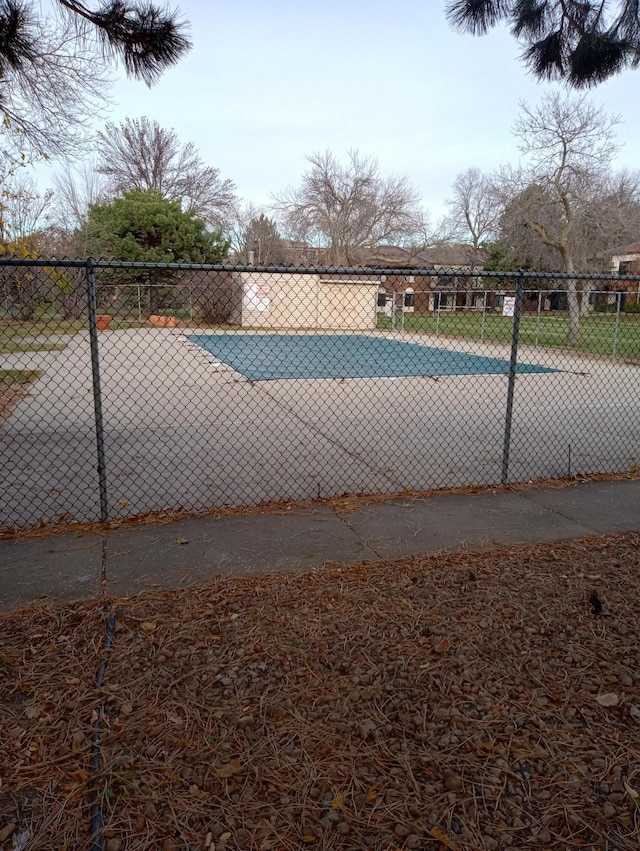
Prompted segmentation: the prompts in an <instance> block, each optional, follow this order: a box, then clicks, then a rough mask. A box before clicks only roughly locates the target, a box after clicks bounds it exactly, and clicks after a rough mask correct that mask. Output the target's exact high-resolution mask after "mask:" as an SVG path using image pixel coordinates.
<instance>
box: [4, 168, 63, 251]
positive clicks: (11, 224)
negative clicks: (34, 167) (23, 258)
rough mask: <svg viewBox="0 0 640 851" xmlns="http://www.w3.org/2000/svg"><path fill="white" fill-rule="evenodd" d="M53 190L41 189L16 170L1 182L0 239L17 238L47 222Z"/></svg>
mask: <svg viewBox="0 0 640 851" xmlns="http://www.w3.org/2000/svg"><path fill="white" fill-rule="evenodd" d="M52 198H53V192H52V191H51V190H47V191H45V192H41V191H40V190H39V189H38V187H37V186H36V184H35V182H34V180H33V179H32V178H30V177H29V176H28V175H25V174H19V175H17V176H16V177H14V178H13V179H12V180H11V181H9V182H7V183H5V184H4V187H3V192H2V203H1V205H0V216H1V218H0V226H1V228H2V230H1V233H0V239H1V240H2V242H17V241H18V240H24V239H25V238H26V237H30V236H32V235H33V234H34V233H36V232H38V231H42V230H44V229H45V228H47V227H48V226H49V224H50V222H51V219H50V215H51V200H52Z"/></svg>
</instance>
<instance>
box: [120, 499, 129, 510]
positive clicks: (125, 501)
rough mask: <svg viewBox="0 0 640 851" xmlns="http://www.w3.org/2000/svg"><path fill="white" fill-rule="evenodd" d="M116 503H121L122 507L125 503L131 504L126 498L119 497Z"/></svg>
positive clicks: (125, 505) (124, 506)
mask: <svg viewBox="0 0 640 851" xmlns="http://www.w3.org/2000/svg"><path fill="white" fill-rule="evenodd" d="M118 505H121V506H122V507H123V508H126V507H127V505H131V503H130V502H129V500H128V499H119V500H118Z"/></svg>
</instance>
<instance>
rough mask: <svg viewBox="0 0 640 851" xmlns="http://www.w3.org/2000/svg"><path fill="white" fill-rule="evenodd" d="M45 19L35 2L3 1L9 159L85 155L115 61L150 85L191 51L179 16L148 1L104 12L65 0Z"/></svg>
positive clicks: (117, 1) (117, 0) (109, 6)
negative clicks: (90, 122) (89, 132)
mask: <svg viewBox="0 0 640 851" xmlns="http://www.w3.org/2000/svg"><path fill="white" fill-rule="evenodd" d="M54 5H55V6H56V7H57V8H58V10H59V14H58V15H55V14H53V15H43V14H42V13H41V12H38V11H36V10H37V6H38V4H36V3H35V2H29V0H0V32H1V33H2V38H0V112H1V113H2V115H3V117H4V123H3V128H2V137H1V141H0V144H1V146H2V148H3V151H2V153H3V154H4V157H5V159H6V158H7V157H8V156H12V157H13V158H14V159H15V160H16V161H17V162H20V161H21V159H22V154H24V153H25V147H26V149H27V155H40V156H42V155H44V156H47V155H54V156H63V155H66V156H78V155H79V154H81V153H83V152H84V151H85V150H86V145H87V139H88V136H87V128H88V120H89V117H90V118H92V119H95V117H96V114H99V111H100V109H101V108H102V107H103V106H104V104H105V92H108V89H109V84H110V77H109V73H108V71H109V67H110V65H111V60H117V59H120V60H121V61H122V62H123V63H124V65H125V68H126V70H127V73H128V74H130V75H131V76H133V77H137V78H141V79H143V80H145V81H146V82H147V83H149V84H151V83H152V82H153V81H154V80H155V79H157V77H158V76H159V75H160V73H161V72H162V71H163V70H164V69H165V68H166V67H168V66H169V65H171V64H173V63H174V62H176V61H178V59H179V58H180V57H181V56H182V55H183V54H184V52H185V51H186V50H188V48H189V46H190V45H189V42H188V40H187V39H186V38H185V36H184V33H183V29H184V28H183V25H182V24H180V23H178V21H177V19H176V15H175V14H172V13H168V12H166V11H164V10H162V9H160V8H159V7H157V6H154V5H153V4H152V3H148V2H142V0H129V2H122V0H106V2H104V3H102V4H101V6H100V8H99V10H98V11H92V10H91V9H90V8H89V7H88V6H87V5H85V4H83V3H79V2H76V0H58V2H57V3H55V4H54Z"/></svg>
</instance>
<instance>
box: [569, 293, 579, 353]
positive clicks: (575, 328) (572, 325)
mask: <svg viewBox="0 0 640 851" xmlns="http://www.w3.org/2000/svg"><path fill="white" fill-rule="evenodd" d="M570 287H571V289H568V290H567V307H568V308H569V328H568V329H567V345H568V346H575V345H576V343H577V342H578V340H579V339H580V304H579V302H578V293H577V292H576V290H575V284H574V283H573V282H571V283H570Z"/></svg>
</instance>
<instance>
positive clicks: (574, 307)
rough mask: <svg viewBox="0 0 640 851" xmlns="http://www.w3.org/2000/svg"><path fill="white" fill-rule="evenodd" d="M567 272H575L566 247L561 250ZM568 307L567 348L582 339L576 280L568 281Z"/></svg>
mask: <svg viewBox="0 0 640 851" xmlns="http://www.w3.org/2000/svg"><path fill="white" fill-rule="evenodd" d="M560 255H561V257H562V262H563V265H564V270H565V272H569V274H571V272H573V258H572V256H571V253H570V252H569V251H568V250H567V248H566V246H565V247H564V248H562V249H561V250H560ZM567 307H568V308H569V327H568V329H567V340H566V342H567V346H575V345H576V343H577V342H578V340H579V339H580V302H579V301H578V292H577V290H576V281H575V279H568V280H567Z"/></svg>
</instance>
